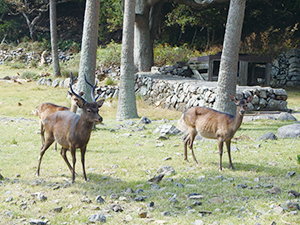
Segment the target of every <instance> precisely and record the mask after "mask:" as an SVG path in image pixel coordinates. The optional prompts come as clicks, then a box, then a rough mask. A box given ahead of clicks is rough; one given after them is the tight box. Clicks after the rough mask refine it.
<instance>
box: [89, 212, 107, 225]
mask: <svg viewBox="0 0 300 225" xmlns="http://www.w3.org/2000/svg"><path fill="white" fill-rule="evenodd" d="M89 222H91V223H95V222H102V223H105V222H106V217H105V216H104V215H103V214H101V213H97V214H94V215H91V216H89Z"/></svg>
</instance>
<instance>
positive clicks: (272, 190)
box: [267, 187, 281, 195]
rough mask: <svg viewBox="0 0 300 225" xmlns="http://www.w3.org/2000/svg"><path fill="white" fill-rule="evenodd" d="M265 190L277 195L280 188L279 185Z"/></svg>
mask: <svg viewBox="0 0 300 225" xmlns="http://www.w3.org/2000/svg"><path fill="white" fill-rule="evenodd" d="M267 192H268V193H270V194H274V195H277V194H279V193H280V192H281V190H280V187H273V188H271V189H269V190H267Z"/></svg>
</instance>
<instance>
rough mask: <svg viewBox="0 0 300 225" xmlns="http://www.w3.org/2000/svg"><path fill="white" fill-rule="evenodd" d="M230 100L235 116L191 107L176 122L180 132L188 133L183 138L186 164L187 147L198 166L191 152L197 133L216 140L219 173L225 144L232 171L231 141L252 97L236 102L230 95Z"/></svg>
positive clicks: (204, 108)
mask: <svg viewBox="0 0 300 225" xmlns="http://www.w3.org/2000/svg"><path fill="white" fill-rule="evenodd" d="M230 98H231V100H232V101H233V102H234V103H235V104H236V105H237V109H236V115H235V116H233V115H230V114H227V113H222V112H219V111H216V110H213V109H210V108H206V107H193V108H190V109H188V110H186V111H184V112H183V114H182V116H181V118H180V119H179V120H178V127H179V128H181V129H182V130H188V133H187V134H186V135H185V136H184V137H183V143H184V160H186V161H187V162H188V159H187V146H189V148H190V150H191V152H192V156H193V159H194V161H195V163H196V164H198V161H197V159H196V157H195V154H194V150H193V142H194V139H195V136H196V135H197V133H199V134H200V135H201V136H202V137H205V138H211V139H217V140H218V147H219V155H220V165H219V170H220V171H222V155H223V143H224V142H225V143H226V146H227V152H228V157H229V168H231V169H234V167H233V165H232V161H231V154H230V144H231V139H232V137H233V136H234V134H235V132H236V131H237V130H238V129H239V127H240V126H241V123H242V121H243V117H244V114H245V112H246V110H247V103H249V102H251V101H252V98H253V96H250V97H248V98H247V100H244V99H242V100H237V99H236V98H235V97H234V96H233V95H230Z"/></svg>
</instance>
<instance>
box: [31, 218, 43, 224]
mask: <svg viewBox="0 0 300 225" xmlns="http://www.w3.org/2000/svg"><path fill="white" fill-rule="evenodd" d="M29 224H30V225H46V224H47V221H43V220H39V219H30V220H29Z"/></svg>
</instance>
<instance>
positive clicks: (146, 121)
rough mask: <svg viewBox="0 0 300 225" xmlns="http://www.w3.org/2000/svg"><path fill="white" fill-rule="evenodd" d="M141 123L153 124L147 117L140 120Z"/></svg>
mask: <svg viewBox="0 0 300 225" xmlns="http://www.w3.org/2000/svg"><path fill="white" fill-rule="evenodd" d="M140 123H143V124H149V123H151V120H150V119H148V118H147V117H146V116H143V117H142V118H141V120H140Z"/></svg>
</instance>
